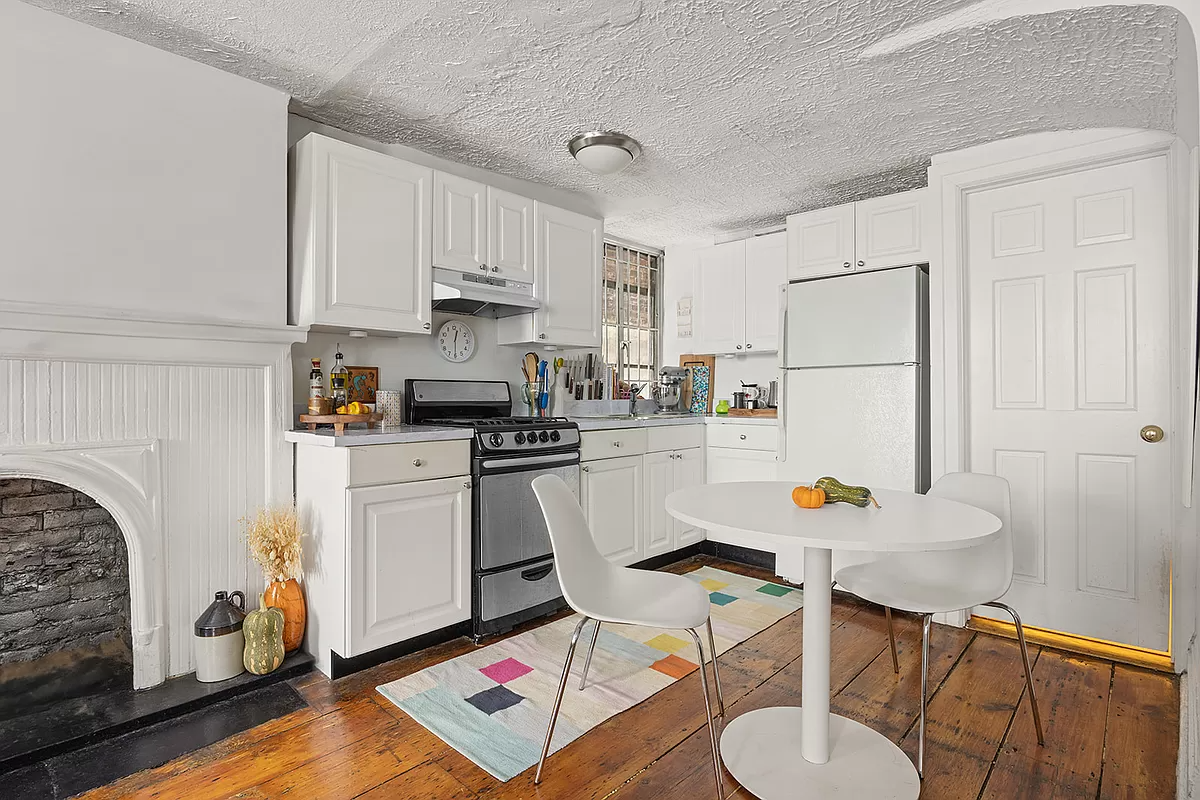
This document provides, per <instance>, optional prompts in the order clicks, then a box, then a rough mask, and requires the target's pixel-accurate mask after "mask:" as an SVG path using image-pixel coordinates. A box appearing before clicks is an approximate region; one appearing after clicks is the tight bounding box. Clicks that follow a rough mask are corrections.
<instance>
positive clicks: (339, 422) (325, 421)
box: [300, 414, 383, 436]
mask: <svg viewBox="0 0 1200 800" xmlns="http://www.w3.org/2000/svg"><path fill="white" fill-rule="evenodd" d="M382 420H383V414H301V415H300V421H301V422H303V423H304V424H305V425H307V426H308V429H309V430H310V431H315V430H316V429H317V426H318V425H332V426H333V435H334V436H342V435H343V434H345V433H346V426H347V425H352V424H354V423H356V422H365V423H367V427H368V428H374V427H375V423H377V422H380V421H382Z"/></svg>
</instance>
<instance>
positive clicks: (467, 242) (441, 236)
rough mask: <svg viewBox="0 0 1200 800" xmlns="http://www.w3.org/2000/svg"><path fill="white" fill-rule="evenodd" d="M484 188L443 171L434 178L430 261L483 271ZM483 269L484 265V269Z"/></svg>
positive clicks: (485, 198) (468, 269)
mask: <svg viewBox="0 0 1200 800" xmlns="http://www.w3.org/2000/svg"><path fill="white" fill-rule="evenodd" d="M486 201H487V187H486V186H484V185H483V184H482V183H476V182H475V181H469V180H467V179H466V178H460V177H458V176H457V175H449V174H447V173H445V172H438V173H435V174H434V180H433V264H434V266H435V267H446V268H447V269H456V270H459V271H461V272H476V273H478V272H483V271H484V269H481V267H483V266H484V264H485V262H486V261H487V251H486V249H485V248H486V247H487V211H486ZM485 269H486V268H485Z"/></svg>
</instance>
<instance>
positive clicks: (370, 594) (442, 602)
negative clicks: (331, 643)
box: [346, 478, 471, 656]
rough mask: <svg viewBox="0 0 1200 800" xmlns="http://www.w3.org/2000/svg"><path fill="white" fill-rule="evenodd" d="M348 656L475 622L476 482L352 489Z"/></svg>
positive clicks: (451, 480)
mask: <svg viewBox="0 0 1200 800" xmlns="http://www.w3.org/2000/svg"><path fill="white" fill-rule="evenodd" d="M346 491H347V492H349V495H350V499H349V514H350V541H349V545H350V553H349V555H350V565H349V566H350V570H349V576H350V578H351V580H350V581H349V583H348V588H349V594H350V631H349V633H350V636H349V652H348V653H346V655H347V656H356V655H360V654H362V653H366V652H370V651H371V650H375V649H378V648H380V647H384V646H386V645H389V644H393V643H395V642H400V641H404V640H405V639H411V638H412V637H414V636H418V635H420V634H422V633H428V632H429V631H434V630H437V629H439V628H444V627H446V626H447V625H452V624H454V623H455V622H461V621H462V620H464V619H468V618H469V617H470V616H471V483H470V481H469V480H468V479H466V478H445V479H443V480H436V481H420V482H417V483H398V484H390V485H386V486H369V487H365V488H362V489H347V490H346Z"/></svg>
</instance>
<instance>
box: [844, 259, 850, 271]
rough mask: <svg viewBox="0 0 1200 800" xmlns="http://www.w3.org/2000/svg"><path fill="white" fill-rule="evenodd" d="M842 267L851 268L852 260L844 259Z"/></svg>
mask: <svg viewBox="0 0 1200 800" xmlns="http://www.w3.org/2000/svg"><path fill="white" fill-rule="evenodd" d="M842 269H850V262H849V261H843V262H842Z"/></svg>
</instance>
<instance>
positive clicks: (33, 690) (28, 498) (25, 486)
mask: <svg viewBox="0 0 1200 800" xmlns="http://www.w3.org/2000/svg"><path fill="white" fill-rule="evenodd" d="M0 567H2V569H0V720H5V719H11V718H13V717H16V716H23V715H27V714H31V713H38V712H39V711H41V710H44V709H46V708H48V707H50V706H52V705H53V704H55V703H57V702H60V701H63V700H69V699H73V698H78V697H84V696H87V695H92V694H99V693H104V692H108V691H112V690H118V689H129V688H130V687H132V686H133V641H132V626H131V620H130V582H129V555H128V551H127V548H126V543H125V538H124V536H123V534H122V533H121V529H120V527H119V526H118V525H117V522H116V521H115V520H114V519H113V517H112V515H111V514H110V513H109V512H108V511H107V510H105V509H104V508H103V507H101V506H100V505H99V503H97V502H96V501H95V499H93V498H92V497H91V496H89V495H87V494H85V493H83V492H80V491H77V490H75V489H72V488H70V487H68V486H64V485H62V484H59V483H53V482H49V481H43V480H37V479H32V478H0Z"/></svg>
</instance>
